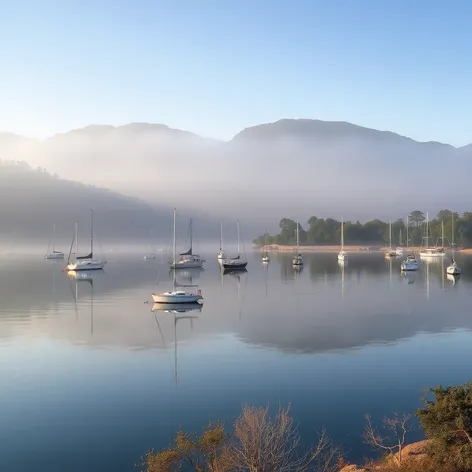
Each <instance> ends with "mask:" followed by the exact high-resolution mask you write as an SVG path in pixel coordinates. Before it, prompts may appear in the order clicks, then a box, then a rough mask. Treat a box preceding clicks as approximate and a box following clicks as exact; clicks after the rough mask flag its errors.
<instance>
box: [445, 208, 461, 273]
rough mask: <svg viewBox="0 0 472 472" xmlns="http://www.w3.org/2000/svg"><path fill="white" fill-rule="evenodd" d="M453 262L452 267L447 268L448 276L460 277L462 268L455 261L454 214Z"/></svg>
mask: <svg viewBox="0 0 472 472" xmlns="http://www.w3.org/2000/svg"><path fill="white" fill-rule="evenodd" d="M451 245H452V262H451V264H450V265H448V266H447V267H446V274H447V275H453V276H454V275H460V274H461V272H462V271H461V268H460V267H459V265H458V264H457V262H456V261H455V259H454V214H452V241H451Z"/></svg>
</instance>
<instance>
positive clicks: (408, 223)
mask: <svg viewBox="0 0 472 472" xmlns="http://www.w3.org/2000/svg"><path fill="white" fill-rule="evenodd" d="M408 226H410V221H409V217H408V215H407V216H406V247H407V249H408V245H409V243H410V242H409V241H408V238H409V235H408Z"/></svg>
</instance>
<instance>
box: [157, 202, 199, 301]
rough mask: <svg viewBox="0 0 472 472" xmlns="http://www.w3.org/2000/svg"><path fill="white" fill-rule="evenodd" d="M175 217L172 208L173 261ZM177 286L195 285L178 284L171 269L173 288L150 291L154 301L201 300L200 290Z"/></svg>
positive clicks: (174, 253)
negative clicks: (160, 291) (179, 288)
mask: <svg viewBox="0 0 472 472" xmlns="http://www.w3.org/2000/svg"><path fill="white" fill-rule="evenodd" d="M175 219H176V210H175V208H174V245H173V258H174V261H175V257H176V252H177V249H176V242H175ZM177 287H196V285H181V284H178V283H177V281H176V278H175V271H173V289H172V290H170V291H168V292H164V293H152V294H151V296H152V299H153V300H154V303H197V302H200V301H203V297H202V292H201V291H200V290H198V291H197V293H192V292H187V291H186V290H178V289H177Z"/></svg>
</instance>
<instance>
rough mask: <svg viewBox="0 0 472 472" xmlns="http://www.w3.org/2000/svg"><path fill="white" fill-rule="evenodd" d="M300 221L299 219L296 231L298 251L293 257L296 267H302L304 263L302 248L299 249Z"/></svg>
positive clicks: (293, 263)
mask: <svg viewBox="0 0 472 472" xmlns="http://www.w3.org/2000/svg"><path fill="white" fill-rule="evenodd" d="M298 226H299V225H298V221H297V228H296V233H297V253H296V254H295V256H293V259H292V265H293V266H295V267H300V266H302V265H303V258H302V255H301V254H300V250H299V247H298V245H299V240H298V239H299V238H298Z"/></svg>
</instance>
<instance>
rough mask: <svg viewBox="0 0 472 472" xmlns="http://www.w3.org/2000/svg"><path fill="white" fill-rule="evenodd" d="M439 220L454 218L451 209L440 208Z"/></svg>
mask: <svg viewBox="0 0 472 472" xmlns="http://www.w3.org/2000/svg"><path fill="white" fill-rule="evenodd" d="M436 218H437V219H438V220H443V221H449V220H450V219H451V218H452V211H451V210H439V211H438V214H437V216H436Z"/></svg>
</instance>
